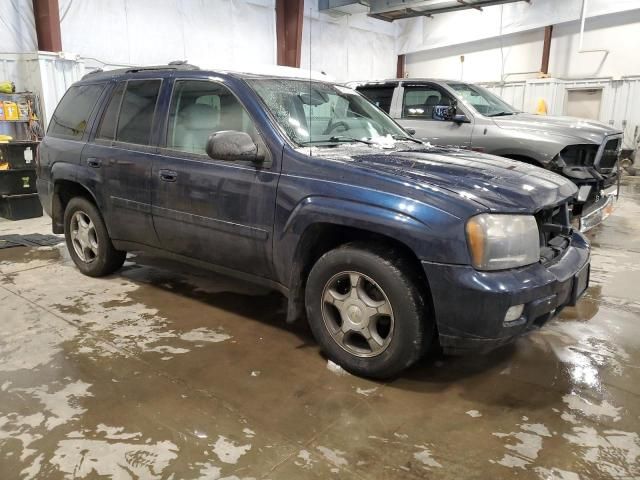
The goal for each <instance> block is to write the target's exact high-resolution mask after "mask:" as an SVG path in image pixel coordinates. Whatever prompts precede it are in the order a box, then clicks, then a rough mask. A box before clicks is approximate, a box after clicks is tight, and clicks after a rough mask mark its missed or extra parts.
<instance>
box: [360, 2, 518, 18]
mask: <svg viewBox="0 0 640 480" xmlns="http://www.w3.org/2000/svg"><path fill="white" fill-rule="evenodd" d="M456 1H457V3H458V4H457V5H453V6H450V7H442V8H425V9H424V10H418V9H417V8H416V7H413V8H408V7H404V8H402V9H400V8H399V9H397V10H384V11H375V10H374V13H369V16H370V17H374V18H378V19H380V20H387V21H393V20H399V19H402V18H415V17H431V16H432V15H437V14H439V13H448V12H455V11H459V10H469V9H471V8H474V9H476V10H480V11H482V8H483V7H491V6H493V5H503V4H505V3H516V2H527V3H531V0H483V1H481V2H476V3H471V2H469V1H468V0H456ZM372 7H373V4H372Z"/></svg>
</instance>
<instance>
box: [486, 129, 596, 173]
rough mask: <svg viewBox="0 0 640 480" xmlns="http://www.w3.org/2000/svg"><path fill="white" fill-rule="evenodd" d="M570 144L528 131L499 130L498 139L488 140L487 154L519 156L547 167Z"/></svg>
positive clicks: (558, 137)
mask: <svg viewBox="0 0 640 480" xmlns="http://www.w3.org/2000/svg"><path fill="white" fill-rule="evenodd" d="M493 131H494V132H495V131H496V130H495V129H494V130H493ZM570 143H571V142H567V138H565V137H560V136H556V135H541V134H539V133H538V132H536V131H530V130H517V129H511V128H509V129H506V128H503V129H499V134H498V138H495V139H492V140H488V144H489V146H488V148H487V152H488V153H491V154H493V155H499V156H508V155H520V156H523V157H528V158H531V159H533V160H535V161H537V162H539V163H540V164H542V165H547V164H548V163H549V162H551V160H553V158H554V157H555V156H556V155H557V154H558V153H560V151H561V150H562V149H563V148H564V147H566V146H567V145H569V144H570ZM578 143H579V142H578ZM583 143H584V142H583Z"/></svg>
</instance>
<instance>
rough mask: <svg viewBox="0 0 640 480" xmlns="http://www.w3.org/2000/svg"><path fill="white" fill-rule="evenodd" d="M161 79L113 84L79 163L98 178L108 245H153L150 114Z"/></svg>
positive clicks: (155, 101) (157, 94)
mask: <svg viewBox="0 0 640 480" xmlns="http://www.w3.org/2000/svg"><path fill="white" fill-rule="evenodd" d="M161 85H162V80H159V79H145V80H129V81H122V82H119V83H118V84H116V85H115V86H114V88H113V90H112V93H111V98H110V99H109V101H108V104H107V106H106V108H105V110H104V113H103V114H102V118H101V119H100V123H99V126H98V129H97V131H96V134H95V138H94V139H93V141H92V142H90V143H89V144H88V145H87V147H86V148H85V149H84V150H83V152H82V156H83V162H85V164H86V165H87V167H88V168H89V169H95V170H99V171H100V172H101V173H102V175H101V177H102V181H103V185H102V188H101V190H102V192H103V195H102V197H103V201H104V203H105V204H106V211H103V214H104V216H105V221H106V223H107V228H108V229H109V234H110V236H111V238H113V239H114V240H122V241H127V242H134V243H138V244H142V245H150V246H157V245H158V238H157V236H156V233H155V230H154V228H153V219H152V218H151V166H152V163H153V158H154V156H155V153H156V150H157V147H156V146H154V145H153V141H152V132H153V123H154V112H155V107H156V103H157V100H158V96H159V93H160V87H161Z"/></svg>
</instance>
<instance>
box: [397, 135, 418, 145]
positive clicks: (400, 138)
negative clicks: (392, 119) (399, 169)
mask: <svg viewBox="0 0 640 480" xmlns="http://www.w3.org/2000/svg"><path fill="white" fill-rule="evenodd" d="M391 137H393V139H394V140H409V141H411V142H416V143H419V144H420V145H424V142H423V141H422V140H418V139H417V138H413V137H409V136H408V135H400V134H395V135H391Z"/></svg>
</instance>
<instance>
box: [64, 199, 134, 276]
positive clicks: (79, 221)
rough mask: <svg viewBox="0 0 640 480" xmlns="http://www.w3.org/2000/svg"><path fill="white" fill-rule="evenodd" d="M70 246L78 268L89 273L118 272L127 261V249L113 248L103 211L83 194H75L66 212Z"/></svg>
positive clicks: (65, 222) (100, 274)
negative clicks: (103, 218) (123, 250)
mask: <svg viewBox="0 0 640 480" xmlns="http://www.w3.org/2000/svg"><path fill="white" fill-rule="evenodd" d="M64 236H65V239H66V241H67V249H68V250H69V254H70V255H71V258H72V259H73V262H74V263H75V264H76V266H77V267H78V269H79V270H80V271H81V272H82V273H84V274H85V275H88V276H90V277H102V276H104V275H109V274H110V273H113V272H115V271H116V270H118V269H119V268H120V267H122V264H123V263H124V260H125V257H126V256H127V253H126V252H121V251H119V250H116V249H115V248H113V244H112V243H111V239H110V238H109V234H108V233H107V228H106V226H105V224H104V220H102V215H100V212H99V211H98V209H97V208H96V206H95V205H94V204H93V203H91V202H90V201H89V200H87V199H86V198H83V197H75V198H72V199H71V200H70V201H69V203H68V204H67V208H66V209H65V212H64Z"/></svg>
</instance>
